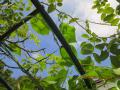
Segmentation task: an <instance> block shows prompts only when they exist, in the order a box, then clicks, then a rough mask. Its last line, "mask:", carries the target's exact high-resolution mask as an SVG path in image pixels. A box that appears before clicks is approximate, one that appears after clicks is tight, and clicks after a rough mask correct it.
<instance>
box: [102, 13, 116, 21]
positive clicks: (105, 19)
mask: <svg viewBox="0 0 120 90" xmlns="http://www.w3.org/2000/svg"><path fill="white" fill-rule="evenodd" d="M114 17H115V15H114V14H110V15H107V16H105V17H103V20H104V21H107V22H112V21H113V19H114Z"/></svg>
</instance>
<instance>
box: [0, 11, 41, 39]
mask: <svg viewBox="0 0 120 90" xmlns="http://www.w3.org/2000/svg"><path fill="white" fill-rule="evenodd" d="M38 13H39V11H38V10H37V9H36V10H34V11H33V12H31V13H30V14H29V15H27V16H26V17H25V18H23V19H22V20H21V21H20V22H18V23H16V24H15V25H13V26H12V27H11V28H10V29H9V30H7V31H6V32H5V33H4V34H3V35H1V36H0V41H2V40H3V39H5V38H6V37H9V36H10V35H11V33H12V32H14V31H16V30H17V29H18V28H19V27H20V26H22V25H23V24H24V23H26V22H27V21H29V20H30V19H31V18H32V17H34V16H35V15H36V14H38Z"/></svg>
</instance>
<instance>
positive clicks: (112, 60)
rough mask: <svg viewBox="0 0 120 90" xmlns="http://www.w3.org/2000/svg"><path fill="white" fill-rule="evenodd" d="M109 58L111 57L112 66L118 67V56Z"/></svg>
mask: <svg viewBox="0 0 120 90" xmlns="http://www.w3.org/2000/svg"><path fill="white" fill-rule="evenodd" d="M110 59H111V64H112V65H113V67H115V68H119V67H120V56H110Z"/></svg>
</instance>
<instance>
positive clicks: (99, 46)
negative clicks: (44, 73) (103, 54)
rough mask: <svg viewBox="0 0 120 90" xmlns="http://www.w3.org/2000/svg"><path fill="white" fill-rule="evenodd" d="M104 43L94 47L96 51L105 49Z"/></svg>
mask: <svg viewBox="0 0 120 90" xmlns="http://www.w3.org/2000/svg"><path fill="white" fill-rule="evenodd" d="M105 45H106V44H105V43H102V44H97V45H96V46H95V48H97V49H99V50H103V49H104V47H105Z"/></svg>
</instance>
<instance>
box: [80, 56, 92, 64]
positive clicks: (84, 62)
mask: <svg viewBox="0 0 120 90" xmlns="http://www.w3.org/2000/svg"><path fill="white" fill-rule="evenodd" d="M81 62H82V64H83V65H84V64H86V65H89V64H93V61H92V59H91V57H90V56H87V57H86V58H84V59H82V60H81Z"/></svg>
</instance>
